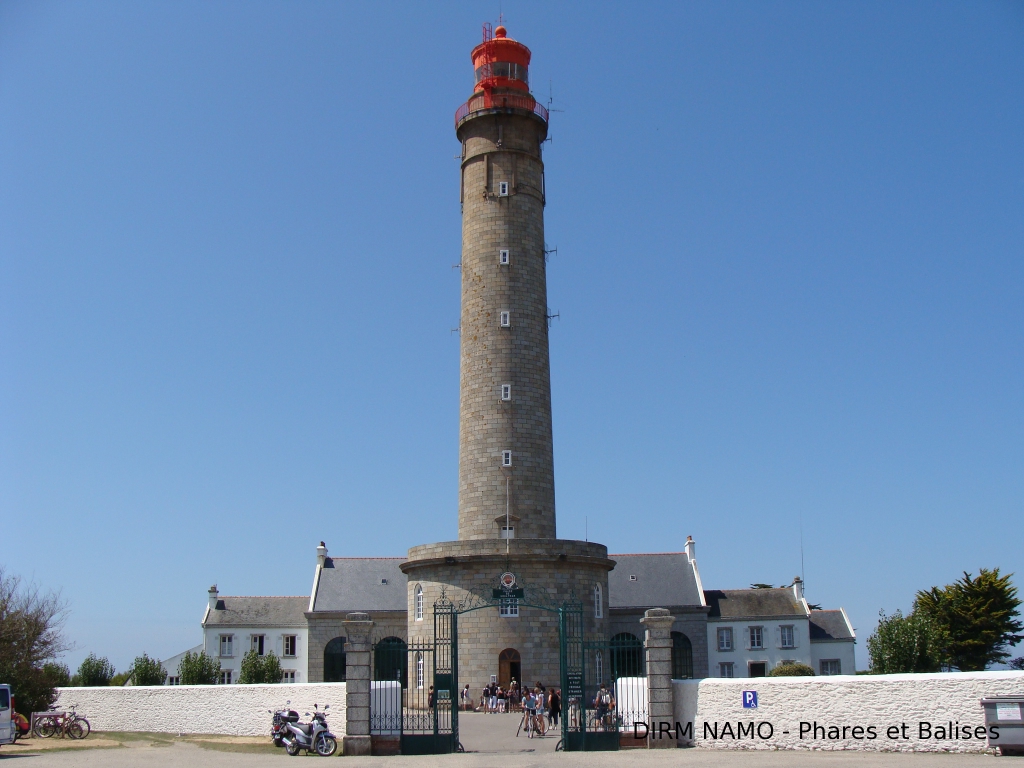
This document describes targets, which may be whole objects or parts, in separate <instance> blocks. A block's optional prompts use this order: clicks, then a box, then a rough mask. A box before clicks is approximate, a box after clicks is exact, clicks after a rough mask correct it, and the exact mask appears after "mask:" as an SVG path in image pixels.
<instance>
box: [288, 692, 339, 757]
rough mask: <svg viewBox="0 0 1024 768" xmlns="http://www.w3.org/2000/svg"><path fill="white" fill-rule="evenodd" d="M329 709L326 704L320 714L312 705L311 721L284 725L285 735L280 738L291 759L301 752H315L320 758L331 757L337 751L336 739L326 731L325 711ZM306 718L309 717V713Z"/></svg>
mask: <svg viewBox="0 0 1024 768" xmlns="http://www.w3.org/2000/svg"><path fill="white" fill-rule="evenodd" d="M330 708H331V705H330V704H328V705H327V706H325V707H324V709H323V711H322V712H321V711H320V710H319V709H317V705H316V704H314V705H313V719H312V720H310V721H309V722H308V723H285V726H284V731H285V733H284V734H283V735H282V737H281V741H282V742H283V743H284V751H285V752H287V753H288V754H289V755H291V756H292V757H295V756H296V755H298V754H299V752H300V751H301V750H306V752H316V754H318V755H320V756H321V757H330V756H331V755H333V754H334V753H335V752H336V751H337V749H338V739H337V737H336V736H335V735H334V734H333V733H331V732H330V731H329V730H328V729H327V710H328V709H330ZM306 717H309V712H307V713H306Z"/></svg>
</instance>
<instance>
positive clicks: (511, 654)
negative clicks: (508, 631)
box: [498, 648, 523, 688]
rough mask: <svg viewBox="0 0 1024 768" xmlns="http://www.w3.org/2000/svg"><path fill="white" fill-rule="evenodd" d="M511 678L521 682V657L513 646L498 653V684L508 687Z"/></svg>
mask: <svg viewBox="0 0 1024 768" xmlns="http://www.w3.org/2000/svg"><path fill="white" fill-rule="evenodd" d="M513 680H515V681H516V682H517V683H519V684H520V685H522V684H523V664H522V659H521V658H520V657H519V651H517V650H516V649H515V648H506V649H505V650H504V651H502V652H501V653H499V654H498V685H500V686H501V687H502V688H508V686H509V685H510V684H511V682H512V681H513Z"/></svg>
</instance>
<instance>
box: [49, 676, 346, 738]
mask: <svg viewBox="0 0 1024 768" xmlns="http://www.w3.org/2000/svg"><path fill="white" fill-rule="evenodd" d="M58 690H59V698H58V700H57V705H56V706H57V707H65V706H68V705H70V704H75V705H77V711H78V713H79V714H80V715H82V716H83V717H85V718H86V719H87V720H88V721H89V724H90V725H91V726H92V729H93V730H94V731H149V732H158V733H217V734H227V735H231V736H267V737H268V738H269V736H270V720H271V716H270V715H269V714H267V710H268V709H280V708H282V707H284V704H285V702H286V701H287V700H289V699H290V700H291V702H292V703H291V708H292V709H294V710H296V711H298V713H299V714H300V715H302V714H304V713H306V712H312V711H313V704H319V705H320V709H323V708H324V705H325V704H330V705H331V708H330V709H329V710H328V715H327V722H328V724H329V725H330V728H331V733H333V734H334V735H335V736H338V737H341V736H343V735H344V734H345V683H307V684H304V685H299V684H296V685H180V686H177V685H176V686H166V685H154V686H138V687H126V688H123V687H117V686H115V687H108V688H99V687H97V688H60V689H58ZM302 719H303V721H304V722H305V721H306V720H307V718H305V717H303V718H302Z"/></svg>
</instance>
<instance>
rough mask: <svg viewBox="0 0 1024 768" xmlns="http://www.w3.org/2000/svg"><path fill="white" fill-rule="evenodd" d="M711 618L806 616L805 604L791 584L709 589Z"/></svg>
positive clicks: (708, 598) (707, 596) (705, 592)
mask: <svg viewBox="0 0 1024 768" xmlns="http://www.w3.org/2000/svg"><path fill="white" fill-rule="evenodd" d="M704 597H705V599H706V600H707V601H708V605H709V606H710V607H711V611H710V612H709V613H708V619H757V618H770V617H772V616H806V615H807V614H806V612H805V611H804V608H803V605H802V604H801V603H800V602H798V601H797V599H796V597H795V596H794V595H793V590H792V589H790V588H788V587H783V588H781V589H708V590H705V591H704Z"/></svg>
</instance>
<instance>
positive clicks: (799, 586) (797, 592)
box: [793, 576, 804, 602]
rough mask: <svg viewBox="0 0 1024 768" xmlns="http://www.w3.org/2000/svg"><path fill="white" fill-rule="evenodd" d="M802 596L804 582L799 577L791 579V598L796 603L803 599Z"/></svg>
mask: <svg viewBox="0 0 1024 768" xmlns="http://www.w3.org/2000/svg"><path fill="white" fill-rule="evenodd" d="M803 596H804V580H803V579H801V578H800V577H799V576H794V577H793V597H795V598H796V599H797V602H799V601H800V600H802V599H803Z"/></svg>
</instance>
